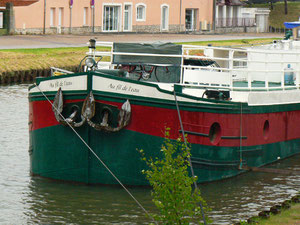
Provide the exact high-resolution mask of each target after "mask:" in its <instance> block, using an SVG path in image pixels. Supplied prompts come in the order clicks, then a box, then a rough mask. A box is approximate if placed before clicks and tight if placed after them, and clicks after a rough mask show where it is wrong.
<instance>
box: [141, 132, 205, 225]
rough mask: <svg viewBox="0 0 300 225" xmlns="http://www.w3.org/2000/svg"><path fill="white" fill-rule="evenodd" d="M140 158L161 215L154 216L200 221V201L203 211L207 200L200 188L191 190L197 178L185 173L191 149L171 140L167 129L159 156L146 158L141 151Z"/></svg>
mask: <svg viewBox="0 0 300 225" xmlns="http://www.w3.org/2000/svg"><path fill="white" fill-rule="evenodd" d="M140 153H141V154H142V160H144V161H145V162H146V163H147V165H148V167H149V169H148V170H146V171H144V170H143V171H142V172H143V173H144V174H145V175H146V178H147V179H148V180H149V182H150V184H151V186H152V187H153V190H152V192H151V195H152V197H153V202H154V204H155V205H156V207H157V209H158V210H159V211H160V214H154V215H153V217H154V218H155V219H156V220H157V221H159V222H163V224H189V222H191V221H194V222H195V221H197V220H198V222H199V221H200V220H201V209H200V205H199V203H200V202H201V203H202V205H203V206H204V208H205V210H208V209H207V207H206V202H205V201H204V200H203V198H202V197H201V194H200V190H199V189H197V190H193V188H192V185H193V182H194V181H196V180H197V177H194V178H193V177H190V176H189V173H188V169H189V163H188V157H190V148H186V147H185V145H184V143H183V142H182V141H181V139H180V138H179V139H177V140H170V139H169V130H167V131H166V138H165V141H164V144H163V146H162V148H161V153H162V157H161V159H159V158H155V160H153V159H152V158H149V159H147V158H146V156H145V153H144V152H143V150H140Z"/></svg>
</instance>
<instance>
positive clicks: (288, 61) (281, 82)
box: [88, 42, 300, 91]
mask: <svg viewBox="0 0 300 225" xmlns="http://www.w3.org/2000/svg"><path fill="white" fill-rule="evenodd" d="M96 45H97V46H102V47H109V48H110V49H108V50H107V51H90V52H89V53H88V54H89V55H92V56H99V55H101V56H108V57H110V58H109V59H108V61H109V63H110V66H111V68H113V66H114V65H113V56H114V55H126V56H131V55H132V56H154V57H172V58H173V57H176V58H181V73H180V82H179V84H178V85H181V86H185V87H193V88H196V87H199V88H224V89H229V90H250V91H252V90H253V91H255V90H260V91H273V90H289V89H296V88H297V89H299V82H300V79H299V78H300V77H299V76H300V52H299V50H287V49H285V48H281V49H278V48H277V47H276V46H275V47H274V44H273V45H272V46H271V47H270V48H271V49H268V48H267V49H266V48H261V49H257V48H247V49H242V48H227V47H214V46H195V45H182V54H181V55H171V54H148V53H132V52H114V51H113V43H112V42H97V44H96ZM281 45H282V43H281V44H280V46H281ZM272 48H273V49H272ZM186 59H193V60H202V61H210V62H213V63H211V65H206V66H199V65H185V63H184V62H185V60H186ZM103 64H105V65H106V66H107V65H108V62H103ZM287 68H288V70H287ZM287 73H288V74H287ZM288 76H292V77H288Z"/></svg>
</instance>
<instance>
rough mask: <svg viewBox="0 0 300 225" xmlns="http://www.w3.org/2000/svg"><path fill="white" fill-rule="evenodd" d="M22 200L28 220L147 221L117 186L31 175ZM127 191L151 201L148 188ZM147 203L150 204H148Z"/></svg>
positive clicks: (45, 221)
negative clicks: (48, 178) (69, 181)
mask: <svg viewBox="0 0 300 225" xmlns="http://www.w3.org/2000/svg"><path fill="white" fill-rule="evenodd" d="M29 189H30V192H29V193H28V198H27V200H26V202H25V204H29V205H30V206H29V209H28V211H27V212H26V215H27V216H28V220H29V221H30V222H33V223H37V224H49V223H76V224H86V223H88V224H90V223H95V224H101V223H102V224H104V223H105V224H110V223H113V224H119V223H120V224H126V223H128V224H149V222H150V220H149V219H148V218H146V217H145V215H144V212H143V211H142V210H141V209H140V208H139V207H138V206H137V204H136V203H135V202H134V201H133V200H131V199H130V197H129V196H128V195H127V193H126V192H125V191H124V190H123V189H121V188H120V187H117V186H88V185H78V184H77V185H76V184H72V183H63V182H58V181H51V180H46V179H43V178H32V180H31V182H30V185H29ZM130 191H131V192H132V193H133V194H134V195H135V197H136V198H138V199H139V201H141V202H142V203H143V206H144V207H145V208H148V209H149V207H153V206H152V204H151V196H150V189H145V188H134V189H130ZM149 203H150V204H149Z"/></svg>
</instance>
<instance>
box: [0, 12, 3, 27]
mask: <svg viewBox="0 0 300 225" xmlns="http://www.w3.org/2000/svg"><path fill="white" fill-rule="evenodd" d="M0 28H3V12H0Z"/></svg>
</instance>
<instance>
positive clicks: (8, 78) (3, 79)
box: [0, 66, 78, 85]
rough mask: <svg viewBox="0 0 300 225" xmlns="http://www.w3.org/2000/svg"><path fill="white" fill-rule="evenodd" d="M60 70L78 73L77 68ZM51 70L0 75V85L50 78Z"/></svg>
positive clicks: (33, 70)
mask: <svg viewBox="0 0 300 225" xmlns="http://www.w3.org/2000/svg"><path fill="white" fill-rule="evenodd" d="M62 69H65V70H68V71H72V72H78V66H69V67H63V68H62ZM50 76H51V69H50V68H48V69H32V70H22V71H9V72H3V73H0V85H11V84H23V83H30V82H34V80H35V78H37V77H50Z"/></svg>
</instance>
